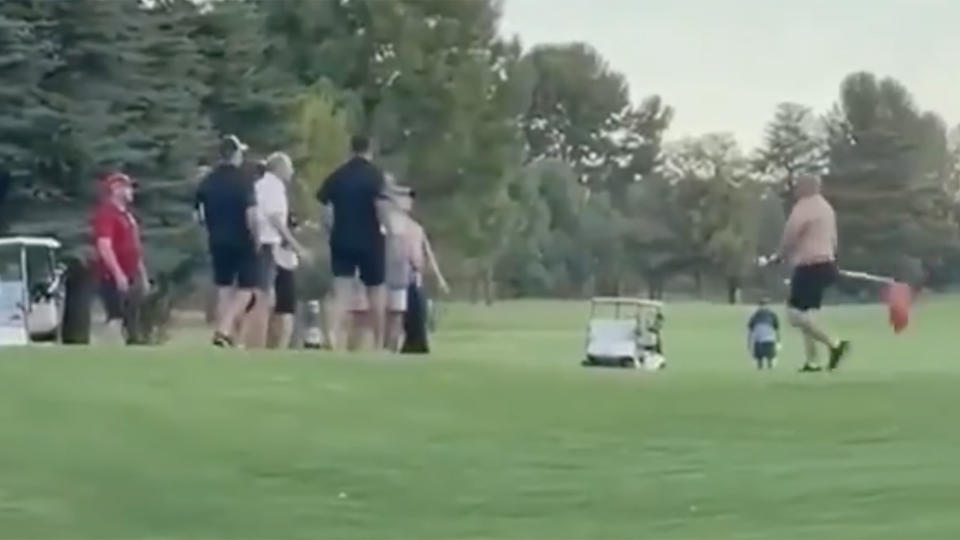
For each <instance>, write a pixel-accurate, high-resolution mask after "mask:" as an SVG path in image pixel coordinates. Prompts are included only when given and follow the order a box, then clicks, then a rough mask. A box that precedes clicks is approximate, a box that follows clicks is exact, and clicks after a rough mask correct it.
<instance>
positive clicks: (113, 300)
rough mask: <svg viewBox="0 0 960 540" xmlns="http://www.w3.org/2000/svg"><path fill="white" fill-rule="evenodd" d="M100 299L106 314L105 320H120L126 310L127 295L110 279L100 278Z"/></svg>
mask: <svg viewBox="0 0 960 540" xmlns="http://www.w3.org/2000/svg"><path fill="white" fill-rule="evenodd" d="M100 301H101V302H103V311H104V312H105V313H106V314H107V322H110V321H122V320H123V319H124V317H125V315H126V312H127V295H126V294H123V293H121V292H120V289H118V288H117V284H116V283H114V282H113V280H112V279H101V280H100Z"/></svg>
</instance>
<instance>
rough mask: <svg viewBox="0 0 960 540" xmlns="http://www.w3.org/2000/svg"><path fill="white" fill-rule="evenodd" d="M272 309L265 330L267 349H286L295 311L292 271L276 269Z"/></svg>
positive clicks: (291, 335)
mask: <svg viewBox="0 0 960 540" xmlns="http://www.w3.org/2000/svg"><path fill="white" fill-rule="evenodd" d="M273 290H274V303H273V304H274V307H273V313H271V314H270V321H269V323H268V325H267V326H268V329H267V348H269V349H286V348H288V347H290V341H291V339H292V338H293V325H294V317H295V313H296V311H297V293H296V283H295V280H294V276H293V271H292V270H287V269H281V268H278V269H277V277H276V279H275V280H274V287H273Z"/></svg>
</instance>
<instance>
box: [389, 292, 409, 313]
mask: <svg viewBox="0 0 960 540" xmlns="http://www.w3.org/2000/svg"><path fill="white" fill-rule="evenodd" d="M387 311H391V312H393V313H405V312H406V311H407V290H406V289H390V291H389V292H388V293H387Z"/></svg>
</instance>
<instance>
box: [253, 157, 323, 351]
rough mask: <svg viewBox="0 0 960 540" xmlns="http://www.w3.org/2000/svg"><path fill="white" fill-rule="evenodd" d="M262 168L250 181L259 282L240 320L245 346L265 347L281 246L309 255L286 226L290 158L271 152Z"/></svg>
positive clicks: (291, 175) (290, 173)
mask: <svg viewBox="0 0 960 540" xmlns="http://www.w3.org/2000/svg"><path fill="white" fill-rule="evenodd" d="M264 168H265V169H266V171H265V172H264V174H263V176H262V177H261V178H260V179H259V180H257V182H256V184H254V193H255V195H256V203H257V240H258V243H259V248H258V249H257V261H258V264H259V265H260V272H259V276H260V283H259V284H258V285H259V286H258V287H257V290H256V292H255V294H254V304H253V308H252V309H251V310H250V312H249V313H248V314H247V317H246V319H245V321H244V337H245V338H246V344H247V347H248V348H263V347H265V346H266V341H267V327H268V323H269V320H270V314H271V312H272V311H273V305H274V284H275V282H276V276H277V256H278V254H279V255H280V256H281V257H282V256H283V254H282V253H281V248H282V247H289V248H291V249H292V250H293V251H294V252H295V253H296V254H297V255H298V256H299V257H300V258H302V259H309V257H310V255H309V253H308V252H307V250H306V249H305V248H304V247H303V246H302V245H301V244H300V242H298V241H297V239H296V237H294V236H293V233H291V232H290V228H289V227H288V226H287V220H288V218H289V213H290V211H289V203H288V201H287V185H288V184H289V183H290V181H291V180H293V173H294V169H293V161H292V160H291V159H290V156H288V155H287V154H285V153H283V152H274V153H273V154H271V155H270V156H268V157H267V159H266V161H265V163H264Z"/></svg>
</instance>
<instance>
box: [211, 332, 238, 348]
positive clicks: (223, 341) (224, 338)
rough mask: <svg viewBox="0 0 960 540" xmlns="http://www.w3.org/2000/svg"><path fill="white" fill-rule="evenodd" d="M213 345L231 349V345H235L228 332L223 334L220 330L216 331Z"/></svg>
mask: <svg viewBox="0 0 960 540" xmlns="http://www.w3.org/2000/svg"><path fill="white" fill-rule="evenodd" d="M213 346H214V347H220V348H221V349H229V348H230V347H233V340H232V339H230V336H228V335H226V334H221V333H220V332H214V334H213Z"/></svg>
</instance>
